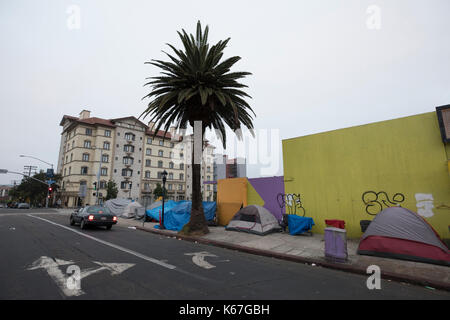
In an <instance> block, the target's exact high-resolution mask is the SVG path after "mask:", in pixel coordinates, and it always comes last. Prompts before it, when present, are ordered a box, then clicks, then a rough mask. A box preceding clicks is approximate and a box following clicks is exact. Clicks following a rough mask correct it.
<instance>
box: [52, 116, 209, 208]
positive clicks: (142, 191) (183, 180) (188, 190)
mask: <svg viewBox="0 0 450 320" xmlns="http://www.w3.org/2000/svg"><path fill="white" fill-rule="evenodd" d="M60 125H61V126H62V128H63V129H62V133H61V143H60V151H59V158H58V166H57V173H60V174H61V175H62V177H63V178H62V182H61V188H60V193H59V195H58V197H59V199H61V203H62V205H63V206H64V207H77V206H82V205H86V204H96V203H102V202H103V199H104V198H105V197H106V193H107V192H106V184H107V183H108V181H110V180H112V181H114V182H115V183H116V186H117V189H118V195H117V198H131V199H133V200H136V201H139V202H140V203H141V204H143V205H146V204H149V203H151V202H153V200H154V196H153V191H154V190H155V188H156V186H157V184H158V183H159V184H161V185H162V176H163V172H166V173H167V175H166V190H167V198H168V199H172V200H176V201H178V200H190V199H191V198H192V195H191V194H192V177H191V175H192V172H191V171H192V170H191V169H190V164H189V165H188V164H187V163H188V162H190V157H188V156H187V155H188V154H187V152H190V151H189V150H187V149H188V146H189V144H186V141H183V139H182V137H181V136H179V135H177V134H176V133H175V128H171V129H170V132H167V133H166V134H164V132H163V131H161V130H159V131H158V132H157V133H156V134H155V131H153V130H152V129H153V125H154V124H153V123H149V124H148V125H146V124H145V123H143V122H141V121H139V120H138V119H136V118H135V117H124V118H117V119H102V118H96V117H91V114H90V111H88V110H83V111H82V112H81V113H80V115H79V117H73V116H67V115H65V116H63V118H62V120H61V122H60ZM213 161H214V147H213V146H211V145H208V146H207V147H206V148H205V152H204V159H203V166H202V181H208V180H213V168H214V166H213ZM94 183H96V184H97V189H98V194H97V191H96V190H95V189H94ZM208 189H210V190H208ZM202 193H203V199H204V201H213V186H212V185H211V186H210V185H207V184H202ZM97 195H98V196H99V197H98V198H97Z"/></svg>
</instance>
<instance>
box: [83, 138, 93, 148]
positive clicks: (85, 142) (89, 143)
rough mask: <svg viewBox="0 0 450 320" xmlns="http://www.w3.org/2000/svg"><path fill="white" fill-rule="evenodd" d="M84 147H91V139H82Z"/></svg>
mask: <svg viewBox="0 0 450 320" xmlns="http://www.w3.org/2000/svg"><path fill="white" fill-rule="evenodd" d="M84 147H85V148H88V149H90V148H91V141H89V140H84Z"/></svg>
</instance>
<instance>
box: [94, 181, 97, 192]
mask: <svg viewBox="0 0 450 320" xmlns="http://www.w3.org/2000/svg"><path fill="white" fill-rule="evenodd" d="M94 190H97V182H94Z"/></svg>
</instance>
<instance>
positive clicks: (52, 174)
mask: <svg viewBox="0 0 450 320" xmlns="http://www.w3.org/2000/svg"><path fill="white" fill-rule="evenodd" d="M46 176H47V178H53V177H54V176H55V173H54V172H53V169H47V174H46Z"/></svg>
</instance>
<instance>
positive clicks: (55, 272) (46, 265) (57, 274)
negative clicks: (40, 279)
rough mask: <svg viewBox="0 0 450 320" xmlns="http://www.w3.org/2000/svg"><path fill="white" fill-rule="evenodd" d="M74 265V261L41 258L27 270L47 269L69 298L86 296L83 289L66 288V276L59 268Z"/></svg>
mask: <svg viewBox="0 0 450 320" xmlns="http://www.w3.org/2000/svg"><path fill="white" fill-rule="evenodd" d="M69 264H73V262H72V261H64V260H60V259H55V260H53V259H52V258H49V257H45V256H43V257H40V258H39V259H37V260H36V261H35V262H33V264H32V265H31V267H30V268H28V269H27V270H36V269H45V271H47V273H48V275H49V276H50V277H51V278H52V279H53V281H55V283H56V284H57V286H58V287H59V289H61V291H62V292H63V293H64V294H65V295H66V296H68V297H73V296H80V295H82V294H84V292H83V291H82V290H81V289H69V288H67V286H66V276H65V275H64V273H63V272H62V271H61V270H60V269H59V266H63V265H69Z"/></svg>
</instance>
